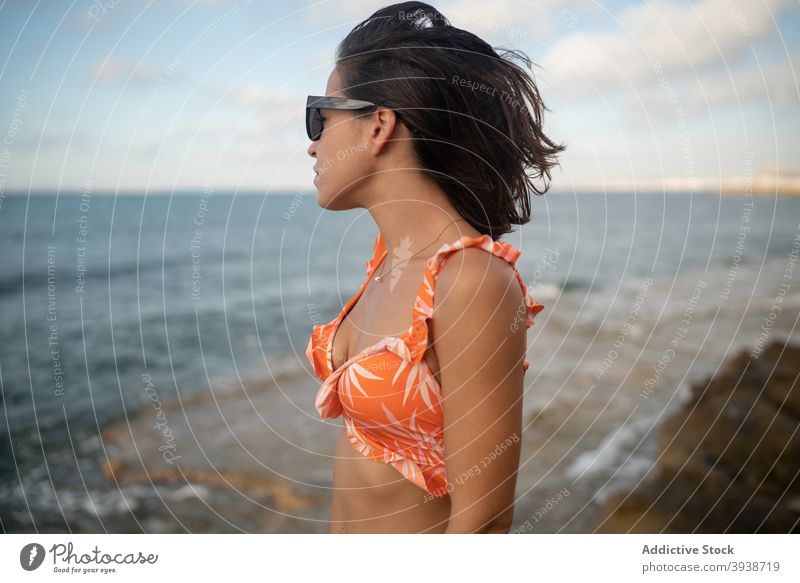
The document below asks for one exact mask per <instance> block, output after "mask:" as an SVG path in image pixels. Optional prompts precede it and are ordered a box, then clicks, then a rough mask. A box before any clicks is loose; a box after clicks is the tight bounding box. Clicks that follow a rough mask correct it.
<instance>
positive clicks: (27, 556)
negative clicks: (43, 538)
mask: <svg viewBox="0 0 800 583" xmlns="http://www.w3.org/2000/svg"><path fill="white" fill-rule="evenodd" d="M43 561H44V547H43V546H42V545H40V544H39V543H30V544H27V545H25V546H24V547H22V550H21V551H20V552H19V564H20V565H22V568H23V569H25V570H26V571H35V570H36V569H38V568H39V566H40V565H41V564H42V562H43Z"/></svg>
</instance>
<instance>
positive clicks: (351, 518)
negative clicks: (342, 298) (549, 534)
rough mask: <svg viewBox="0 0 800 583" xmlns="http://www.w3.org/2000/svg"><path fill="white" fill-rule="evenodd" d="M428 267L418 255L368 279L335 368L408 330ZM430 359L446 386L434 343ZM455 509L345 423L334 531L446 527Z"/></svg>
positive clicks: (342, 333) (340, 341)
mask: <svg viewBox="0 0 800 583" xmlns="http://www.w3.org/2000/svg"><path fill="white" fill-rule="evenodd" d="M384 263H385V262H384ZM390 267H391V264H389V263H385V265H384V266H383V268H380V267H379V268H378V269H377V270H376V271H375V273H381V271H383V272H384V273H385V272H387V271H388V270H389V268H390ZM398 271H401V272H402V273H401V274H400V277H398V278H397V281H396V282H394V287H391V286H392V284H393V282H392V276H393V274H394V273H396V272H398ZM424 272H425V259H424V258H420V259H416V258H415V259H412V260H410V261H408V262H406V263H403V264H399V265H398V267H396V268H395V269H393V270H392V271H391V272H389V273H388V274H387V275H386V278H385V279H384V280H383V282H381V283H378V282H377V281H370V282H369V283H368V285H367V287H366V289H365V290H364V292H363V294H362V295H361V297H360V298H359V300H358V302H356V304H355V306H354V307H353V308H352V310H351V311H350V312H349V313H348V314H347V316H346V317H345V318H344V320H343V321H342V322H341V324H340V325H339V327H338V329H337V330H336V334H335V335H334V338H333V354H332V360H333V368H334V370H338V368H339V367H340V366H341V365H342V364H343V363H344V362H346V361H347V360H348V359H349V358H350V357H351V356H355V355H357V354H358V353H359V352H362V351H363V350H364V349H366V348H367V347H369V346H371V345H373V344H375V343H376V342H378V341H380V340H381V339H383V338H385V337H387V336H399V335H401V334H403V333H404V332H405V331H406V330H408V328H409V326H410V325H411V316H412V309H413V305H414V301H415V299H416V296H417V292H418V291H419V287H420V284H421V283H422V281H423V276H424ZM424 359H425V362H426V364H427V365H428V366H429V367H430V369H431V371H432V373H433V374H434V377H435V379H436V381H437V382H438V383H439V385H440V386H441V382H440V377H439V363H438V361H437V359H436V353H435V351H434V348H433V347H430V348H428V350H427V351H426V352H425V355H424ZM449 513H450V497H449V496H447V495H445V496H441V497H434V496H431V495H430V494H429V493H428V492H426V491H425V490H423V489H422V488H420V487H419V486H416V485H415V484H413V483H412V482H410V481H409V480H407V479H406V478H404V477H403V476H402V475H401V474H400V473H399V472H398V471H397V470H396V469H395V468H394V467H392V466H391V465H389V464H386V463H382V462H380V461H376V460H371V459H369V458H367V457H365V456H363V455H362V454H361V453H360V452H359V451H358V450H356V449H355V447H353V445H352V444H351V443H350V442H349V440H348V438H347V434H346V432H345V428H344V427H342V428H341V430H340V432H339V440H338V443H337V447H336V454H335V460H334V464H333V502H332V506H331V522H330V532H332V533H345V532H348V533H377V532H392V533H403V532H409V533H410V532H429V533H433V532H444V530H445V529H446V528H447V522H448V517H449Z"/></svg>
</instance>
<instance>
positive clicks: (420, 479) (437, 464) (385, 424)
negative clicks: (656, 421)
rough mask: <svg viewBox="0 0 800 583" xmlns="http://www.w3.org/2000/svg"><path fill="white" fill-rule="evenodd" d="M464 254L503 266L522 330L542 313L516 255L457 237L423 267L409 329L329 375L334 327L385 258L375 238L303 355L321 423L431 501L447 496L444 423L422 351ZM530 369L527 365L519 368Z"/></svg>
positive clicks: (487, 240)
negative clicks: (341, 429)
mask: <svg viewBox="0 0 800 583" xmlns="http://www.w3.org/2000/svg"><path fill="white" fill-rule="evenodd" d="M465 247H479V248H481V249H484V250H486V251H488V252H490V253H492V254H494V255H497V256H498V257H502V258H503V259H505V260H506V261H508V262H509V263H510V264H511V265H512V266H513V267H514V272H515V274H516V276H517V280H518V281H519V284H520V286H522V292H523V295H524V297H525V306H526V311H525V326H526V327H530V326H532V325H533V317H534V316H535V315H536V314H538V313H539V312H540V311H541V310H543V309H544V306H543V305H541V304H539V303H537V302H536V300H534V299H533V297H532V296H531V295H530V294H529V293H528V291H527V289H526V287H525V283H524V282H523V281H522V277H521V276H520V274H519V271H517V268H516V264H517V259H518V258H519V255H520V252H519V250H517V249H516V248H515V247H513V246H512V245H511V244H509V243H506V242H503V241H492V239H491V237H489V236H488V235H480V236H478V237H467V236H464V237H462V238H461V239H460V240H459V241H456V242H455V243H452V244H449V245H447V244H445V245H442V247H441V248H440V249H439V250H438V251H437V252H436V254H435V255H434V256H433V257H431V258H430V259H428V261H427V264H426V268H425V277H424V278H423V282H422V285H421V286H420V290H419V293H418V295H417V299H416V301H415V303H414V308H413V311H412V323H411V326H410V327H409V328H408V330H406V331H405V332H404V333H403V334H401V335H400V336H389V337H386V338H384V339H382V340H380V341H379V342H377V343H375V344H373V345H372V346H369V347H368V348H365V349H364V350H363V351H361V352H360V353H358V354H356V355H354V356H352V357H351V358H349V359H348V360H347V361H346V362H344V363H342V365H341V366H340V367H339V368H338V369H336V370H335V371H334V370H333V339H334V335H335V334H336V330H337V329H338V327H339V324H340V323H341V322H342V320H343V319H344V317H345V316H346V315H347V313H348V312H349V311H350V310H351V309H352V307H353V306H354V305H355V304H356V302H357V301H358V299H359V298H360V297H361V294H362V293H363V292H364V289H365V288H366V287H367V284H368V283H369V281H370V278H371V277H372V275H373V273H374V272H375V270H376V269H377V267H378V265H380V263H381V261H382V260H383V258H384V257H385V255H386V247H385V244H384V240H383V235H382V234H381V233H380V232H379V233H378V235H377V237H376V239H375V244H374V248H373V256H372V259H370V260H368V261H366V263H365V267H366V271H367V279H366V280H365V281H364V283H362V284H361V289H359V290H358V292H357V293H356V294H355V295H354V296H353V297H352V298H350V300H349V301H348V302H347V304H345V306H344V308H343V309H342V311H341V312H340V313H339V315H338V316H337V317H336V319H334V320H333V321H332V322H329V323H327V324H322V325H319V324H318V325H315V326H314V327H313V331H312V333H311V338H310V339H309V341H308V348H306V357H307V358H308V360H309V362H310V363H311V364H312V365H313V367H314V373H315V374H316V376H317V377H318V378H319V379H320V380H321V381H323V383H322V386H321V387H320V389H319V391H318V393H317V397H316V403H315V405H316V408H317V411H318V412H319V414H320V420H322V421H324V420H325V419H328V418H332V417H339V416H340V415H341V416H342V417H343V420H344V424H345V428H346V432H347V437H348V439H349V441H350V443H352V444H353V446H354V447H355V448H356V449H357V450H358V451H360V452H361V453H362V454H363V455H365V456H367V457H369V458H371V459H374V460H378V461H381V462H384V463H388V464H391V465H392V466H393V467H395V468H396V469H397V470H398V471H399V472H400V473H401V474H402V475H403V476H404V477H405V478H407V479H409V480H411V482H413V483H414V484H416V485H417V486H419V487H420V488H422V489H424V490H426V491H428V492H429V493H431V494H432V495H434V496H443V495H445V494H447V493H448V488H447V480H446V478H445V467H444V415H443V411H442V400H441V389H440V387H439V384H438V383H437V382H436V379H435V377H434V376H433V372H432V371H431V369H430V367H429V366H428V365H427V363H426V361H425V359H424V358H423V356H424V354H425V350H426V349H427V347H428V320H429V319H430V318H431V317H432V314H433V291H434V285H435V283H436V277H437V275H438V273H439V271H440V270H441V268H442V264H443V263H444V261H445V260H446V259H447V257H448V256H450V255H451V254H452V253H454V252H456V251H458V250H460V249H464V248H465ZM524 367H525V370H527V369H528V361H527V360H525V363H524Z"/></svg>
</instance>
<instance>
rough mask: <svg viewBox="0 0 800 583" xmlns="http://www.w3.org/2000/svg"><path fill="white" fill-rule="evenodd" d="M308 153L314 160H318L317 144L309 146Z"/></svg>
mask: <svg viewBox="0 0 800 583" xmlns="http://www.w3.org/2000/svg"><path fill="white" fill-rule="evenodd" d="M307 152H308V155H309V156H311V157H312V158H316V157H317V142H311V143H310V144H309V145H308V150H307Z"/></svg>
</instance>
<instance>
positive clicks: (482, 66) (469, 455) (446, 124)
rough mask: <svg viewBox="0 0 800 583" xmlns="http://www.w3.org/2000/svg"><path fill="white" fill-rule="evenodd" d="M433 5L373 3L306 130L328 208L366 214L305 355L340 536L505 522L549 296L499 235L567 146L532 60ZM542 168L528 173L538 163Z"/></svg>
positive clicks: (490, 527) (498, 528) (465, 529)
mask: <svg viewBox="0 0 800 583" xmlns="http://www.w3.org/2000/svg"><path fill="white" fill-rule="evenodd" d="M504 52H505V54H504V56H503V57H501V56H500V55H498V53H496V52H495V50H494V49H492V47H490V46H489V45H488V44H486V43H485V42H484V41H482V40H481V39H480V38H478V37H477V36H475V35H474V34H472V33H469V32H467V31H464V30H461V29H459V28H455V27H453V26H451V25H450V23H449V22H448V20H447V19H446V18H445V17H444V16H443V15H442V14H441V13H440V12H438V11H437V10H436V9H435V8H433V7H432V6H430V5H429V4H425V3H422V2H404V3H401V4H395V5H392V6H388V7H386V8H383V9H381V10H378V11H377V12H375V13H374V14H373V15H372V16H370V17H369V18H368V19H366V20H364V21H363V22H361V23H359V24H358V25H357V26H356V27H355V28H354V29H353V30H352V31H351V32H350V33H349V34H348V35H347V37H346V38H345V39H344V40H343V41H342V42H341V43H340V45H339V47H338V50H337V53H336V65H335V67H334V69H333V71H332V72H331V74H330V77H329V78H328V84H327V87H326V90H325V95H324V96H309V98H308V106H307V110H306V126H307V132H308V135H309V139H311V140H312V142H311V145H310V146H309V148H308V154H309V155H310V156H311V157H312V158H314V159H315V164H314V170H315V172H316V177H315V178H314V184H315V185H316V187H317V202H318V203H319V204H320V206H322V207H324V208H326V209H330V210H348V209H353V208H365V209H368V210H369V213H370V215H371V216H372V218H373V219H374V220H375V223H376V225H377V229H378V234H377V236H376V238H375V241H374V244H373V248H372V258H371V259H370V260H368V261H367V262H366V279H365V281H364V283H363V284H362V285H361V289H360V290H359V291H358V293H357V294H356V295H355V296H353V297H352V298H351V299H350V300H349V301H348V302H347V304H346V305H345V306H344V309H343V310H342V311H341V313H340V314H339V316H337V317H336V318H335V319H334V320H333V321H332V322H330V323H328V324H324V325H317V326H314V328H313V332H312V335H311V338H310V339H309V343H308V348H307V351H306V355H307V357H308V359H309V361H310V362H311V363H312V365H313V367H314V371H315V374H316V375H317V376H318V378H319V379H320V380H321V381H323V382H322V386H321V387H320V389H319V393H318V394H317V398H316V407H317V410H318V411H319V414H320V418H321V419H322V420H325V419H328V418H336V417H340V416H341V418H342V420H343V423H344V424H343V426H342V429H341V432H340V436H339V441H338V446H337V449H336V456H335V462H334V468H333V489H334V495H333V503H332V507H331V523H330V531H331V532H334V533H338V532H353V533H377V532H394V533H408V532H420V533H433V532H447V533H470V532H486V533H501V532H508V530H509V528H510V526H511V523H512V518H513V514H514V490H515V484H516V472H517V469H518V465H519V452H520V444H521V437H522V435H521V431H522V419H521V417H522V415H521V411H522V395H523V380H524V376H525V371H526V370H527V368H528V361H527V360H526V359H525V358H526V329H527V328H528V327H529V326H531V325H532V324H533V316H534V315H535V314H536V313H538V312H539V311H540V310H541V309H542V308H543V306H542V305H540V304H538V303H537V302H536V301H535V300H534V299H533V298H532V297H531V296H530V295H529V294H528V293H527V290H526V288H525V284H524V283H523V279H522V277H521V275H520V273H519V272H518V271H517V268H516V263H517V259H518V257H519V251H518V250H517V249H516V248H514V247H513V246H512V245H511V244H509V243H506V242H502V241H499V240H498V239H499V237H500V236H501V235H504V234H506V233H510V232H511V231H512V228H511V225H513V224H517V225H521V224H525V223H527V222H528V221H529V220H530V198H529V193H530V191H531V190H532V191H534V192H536V193H537V194H543V193H544V192H545V191H546V190H547V184H545V185H544V187H543V188H537V186H536V185H535V184H534V180H536V179H541V180H542V181H545V179H549V178H550V172H549V170H550V168H551V166H552V165H553V164H554V163H555V162H556V160H555V156H556V155H557V154H558V153H559V152H560V151H561V149H562V146H559V145H556V144H554V143H553V142H552V141H550V139H549V138H547V137H546V136H545V135H544V133H543V131H542V114H543V112H544V110H545V108H544V105H543V104H542V101H541V98H540V96H539V93H538V91H537V88H536V85H535V83H534V81H533V79H532V78H531V76H530V75H529V74H528V73H527V72H526V70H525V69H524V68H522V67H520V66H519V65H518V64H516V63H513V62H512V61H511V60H510V59H508V58H507V57H508V56H510V55H516V56H518V57H521V58H522V59H523V60H524V61H525V63H526V64H527V65H528V68H529V67H530V61H528V60H527V58H526V57H525V56H524V55H522V54H521V53H518V52H516V51H504ZM528 169H532V171H533V172H532V176H530V175H528V174H527V173H526V170H528Z"/></svg>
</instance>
